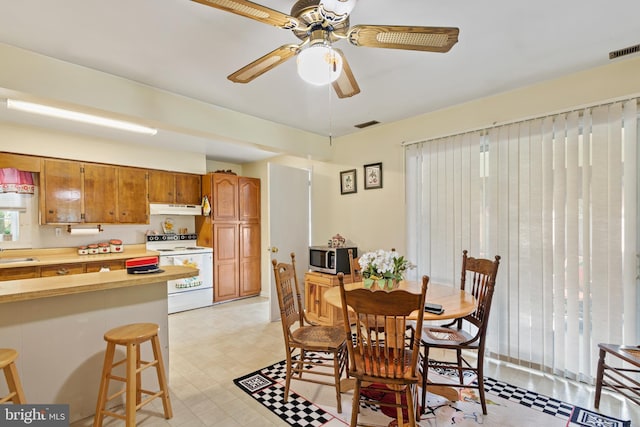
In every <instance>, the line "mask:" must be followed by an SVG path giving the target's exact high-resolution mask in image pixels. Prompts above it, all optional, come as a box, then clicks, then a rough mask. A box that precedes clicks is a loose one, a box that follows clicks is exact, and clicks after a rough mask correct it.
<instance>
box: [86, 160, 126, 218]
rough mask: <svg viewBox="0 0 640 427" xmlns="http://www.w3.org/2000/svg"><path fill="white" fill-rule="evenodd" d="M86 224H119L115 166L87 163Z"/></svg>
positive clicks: (116, 171)
mask: <svg viewBox="0 0 640 427" xmlns="http://www.w3.org/2000/svg"><path fill="white" fill-rule="evenodd" d="M82 171H83V184H84V191H83V196H84V210H83V211H84V222H91V223H106V224H111V223H115V222H118V217H117V215H116V201H117V199H118V169H117V168H116V167H114V166H108V165H99V164H92V163H85V164H84V166H83V168H82Z"/></svg>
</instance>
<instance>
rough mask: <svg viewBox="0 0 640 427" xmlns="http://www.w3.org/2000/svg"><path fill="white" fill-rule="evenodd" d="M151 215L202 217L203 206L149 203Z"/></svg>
mask: <svg viewBox="0 0 640 427" xmlns="http://www.w3.org/2000/svg"><path fill="white" fill-rule="evenodd" d="M149 215H202V206H200V205H170V204H164V203H149Z"/></svg>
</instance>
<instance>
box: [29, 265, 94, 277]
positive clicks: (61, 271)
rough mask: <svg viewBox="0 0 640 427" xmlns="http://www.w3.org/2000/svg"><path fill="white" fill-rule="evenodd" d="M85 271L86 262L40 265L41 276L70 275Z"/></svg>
mask: <svg viewBox="0 0 640 427" xmlns="http://www.w3.org/2000/svg"><path fill="white" fill-rule="evenodd" d="M82 273H84V264H82V263H75V264H59V265H46V266H42V267H40V277H51V276H70V275H72V274H82Z"/></svg>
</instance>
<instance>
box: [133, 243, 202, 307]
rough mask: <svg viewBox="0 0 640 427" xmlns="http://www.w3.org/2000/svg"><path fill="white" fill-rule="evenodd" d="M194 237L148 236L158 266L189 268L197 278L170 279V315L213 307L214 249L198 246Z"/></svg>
mask: <svg viewBox="0 0 640 427" xmlns="http://www.w3.org/2000/svg"><path fill="white" fill-rule="evenodd" d="M197 238H198V235H197V234H154V235H149V236H147V244H146V247H147V249H148V250H151V251H157V252H159V253H160V255H159V257H158V258H159V265H160V267H162V266H163V265H189V266H192V267H195V268H197V269H198V270H199V271H200V273H199V274H198V275H197V276H193V277H188V278H185V279H178V280H169V281H168V282H167V292H168V295H169V313H177V312H179V311H185V310H192V309H194V308H201V307H206V306H209V305H212V304H213V249H211V248H205V247H202V246H197Z"/></svg>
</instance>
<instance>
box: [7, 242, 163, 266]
mask: <svg viewBox="0 0 640 427" xmlns="http://www.w3.org/2000/svg"><path fill="white" fill-rule="evenodd" d="M159 254H160V252H157V251H150V250H147V248H146V245H144V244H140V245H125V246H124V250H123V251H122V252H119V253H108V254H96V255H78V250H77V248H53V249H6V250H4V251H2V252H0V269H2V268H14V267H38V266H44V265H57V264H72V263H81V262H100V261H104V260H117V259H129V258H138V257H145V256H157V255H159ZM11 258H35V259H36V260H35V261H22V262H2V260H3V259H11Z"/></svg>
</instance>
